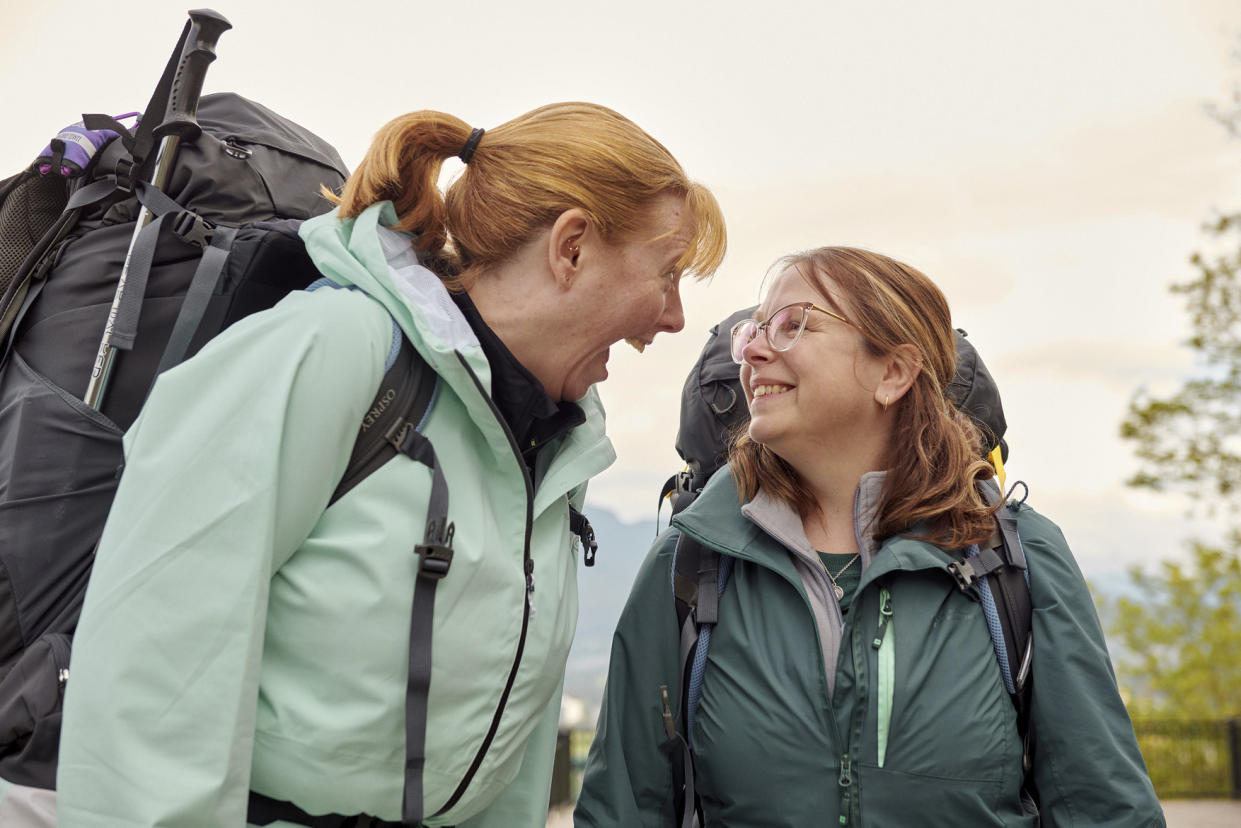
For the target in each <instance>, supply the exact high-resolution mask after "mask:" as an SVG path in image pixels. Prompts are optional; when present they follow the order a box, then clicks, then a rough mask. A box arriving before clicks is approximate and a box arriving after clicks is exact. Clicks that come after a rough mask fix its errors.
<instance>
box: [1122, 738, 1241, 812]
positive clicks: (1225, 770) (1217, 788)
mask: <svg viewBox="0 0 1241 828" xmlns="http://www.w3.org/2000/svg"><path fill="white" fill-rule="evenodd" d="M1133 729H1134V732H1135V733H1136V734H1137V737H1138V747H1140V748H1141V749H1142V756H1143V758H1144V759H1145V760H1146V768H1147V770H1148V771H1150V775H1151V782H1152V783H1154V785H1155V791H1156V793H1158V794H1159V796H1160V798H1167V799H1177V798H1186V797H1204V798H1214V797H1231V798H1233V799H1241V719H1163V718H1135V719H1134V720H1133Z"/></svg>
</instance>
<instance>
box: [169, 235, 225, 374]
mask: <svg viewBox="0 0 1241 828" xmlns="http://www.w3.org/2000/svg"><path fill="white" fill-rule="evenodd" d="M181 215H182V216H185V215H190V214H188V213H182V214H181ZM195 218H197V217H195ZM199 221H201V219H199ZM236 237H237V231H236V230H235V229H234V228H232V227H216V228H214V229H213V230H212V232H211V241H210V244H208V245H207V246H206V247H204V248H203V255H202V258H201V259H199V260H198V267H197V268H195V269H194V276H193V278H192V279H191V280H190V286H189V288H187V289H186V292H185V299H184V300H183V301H182V303H181V310H180V311H178V313H177V321H176V322H175V323H173V326H172V333H171V334H169V336H168V345H167V346H166V347H165V348H164V355H163V356H162V357H160V360H159V369H158V370H157V371H156V373H157V374H162V373H164V372H165V371H167V370H168V369H169V368H172V367H173V366H174V365H180V364H181V361H182V360H184V359H185V355H186V353H187V352H188V351H189V349H190V343H191V342H192V341H193V339H194V334H196V333H198V326H199V325H201V324H202V321H203V316H204V315H205V314H206V313H207V305H209V304H210V303H211V297H212V295H213V294H214V293H215V290H216V286H217V285H218V284H219V283H220V277H222V276H223V275H224V264H225V263H226V262H227V261H228V253H229V250H230V249H231V248H232V246H233V239H235V238H236Z"/></svg>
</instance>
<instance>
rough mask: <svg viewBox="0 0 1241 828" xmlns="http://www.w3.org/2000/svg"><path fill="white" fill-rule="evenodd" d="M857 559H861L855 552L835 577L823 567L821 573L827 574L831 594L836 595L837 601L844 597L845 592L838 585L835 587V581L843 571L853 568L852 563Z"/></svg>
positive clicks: (859, 554)
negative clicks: (830, 585) (830, 584)
mask: <svg viewBox="0 0 1241 828" xmlns="http://www.w3.org/2000/svg"><path fill="white" fill-rule="evenodd" d="M859 557H861V553H860V552H855V553H854V554H853V557H852V558H850V559H849V562H848V563H846V564H845V565H844V566H842V567H841V568H840V571H839V572H837V573H836V574H835V575H833V574H832V573H831V570H829V569H828V568H827V567H826V566H824V567H823V571H824V572H826V573H827V579H828V580H829V581H831V582H832V592H834V593H836V600H837V601H839V600H840V599H842V598H844V597H845V591H844V590H843V589H841V588H840V586H839V585H837V583H836V579H837V578H839V577H840V576H841V575H844V574H845V570H846V569H848V568H849V567H851V566H853V562H854V561H856V560H857V559H858V558H859Z"/></svg>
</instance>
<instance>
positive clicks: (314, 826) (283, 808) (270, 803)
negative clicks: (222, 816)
mask: <svg viewBox="0 0 1241 828" xmlns="http://www.w3.org/2000/svg"><path fill="white" fill-rule="evenodd" d="M246 822H248V823H250V824H251V825H271V824H272V823H273V822H291V823H293V824H294V825H305V826H307V828H411V826H409V825H406V824H405V823H401V822H391V821H389V820H385V819H379V818H378V817H373V816H368V815H366V814H354V815H352V816H345V815H344V814H322V815H320V816H314V815H313V814H309V813H307V812H306V811H303V810H302V809H301V808H299V807H297V806H296V805H294V804H293V803H292V802H284V801H282V800H279V799H272V798H271V797H270V796H263V795H262V794H260V793H255V792H254V791H250V804H249V807H248V808H247V810H246Z"/></svg>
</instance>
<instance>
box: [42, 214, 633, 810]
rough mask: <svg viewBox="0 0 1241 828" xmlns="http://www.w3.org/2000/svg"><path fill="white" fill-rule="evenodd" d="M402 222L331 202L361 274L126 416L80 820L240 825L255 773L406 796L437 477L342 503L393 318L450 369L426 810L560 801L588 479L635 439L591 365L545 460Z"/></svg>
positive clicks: (439, 404) (279, 311) (289, 783)
mask: <svg viewBox="0 0 1241 828" xmlns="http://www.w3.org/2000/svg"><path fill="white" fill-rule="evenodd" d="M394 223H395V215H394V213H393V211H392V208H391V205H390V204H387V203H384V204H380V205H376V206H374V207H371V208H370V209H368V210H366V211H365V212H364V213H363V214H362V215H360V216H359V217H357V218H356V219H348V220H341V219H339V218H337V217H336V215H335V214H334V213H333V214H329V215H327V216H322V217H319V218H317V219H314V220H312V221H309V222H307V223H306V224H305V225H304V226H303V229H302V235H303V238H304V239H305V241H306V244H307V247H308V249H309V251H310V253H311V256H312V257H313V258H314V260H315V263H316V264H317V265H318V267H319V269H320V270H321V271H322V273H323V274H324V275H325V276H327V277H328V278H330V279H332V280H333V281H335V282H336V283H338V284H341V285H345V286H356V287H357V288H359V289H358V290H332V289H323V290H317V291H313V292H308V293H296V294H292V295H290V296H288V297H287V298H286V299H284V300H283V301H281V302H280V303H279V304H278V305H277V306H276V307H275V308H273V309H272V310H270V311H267V312H264V313H261V314H257V315H255V316H251V317H249V318H246V319H244V320H242V321H241V322H239V323H237V324H236V325H234V326H233V327H232V328H230V329H229V330H228V331H226V332H224V333H223V334H222V335H220V336H219V337H217V338H216V339H215V340H213V341H212V342H210V343H209V344H208V345H207V347H206V348H204V349H203V351H202V353H201V354H199V355H198V356H196V357H195V358H194V359H192V360H190V361H188V362H187V363H185V364H184V365H182V366H180V367H178V368H176V369H174V370H172V371H170V372H168V373H167V374H165V375H163V376H162V377H161V378H160V379H159V381H158V382H157V383H156V386H155V389H154V392H153V393H152V395H151V398H150V400H149V402H148V404H147V405H146V407H145V409H144V411H143V413H142V415H141V418H140V419H139V421H138V422H137V423H136V424H135V425H134V427H133V429H132V430H131V431H130V432H129V434H128V435H127V436H126V468H125V473H124V477H123V479H122V482H121V486H120V490H119V492H118V494H117V497H116V501H115V505H114V507H113V510H112V513H111V515H110V517H109V520H108V524H107V527H106V529H105V532H104V535H103V540H102V543H101V545H100V548H99V551H98V555H97V560H96V563H95V567H94V572H93V574H92V577H91V581H90V586H89V589H88V590H87V594H86V603H85V607H84V610H83V613H82V619H81V624H80V626H79V629H78V632H77V636H76V640H75V643H74V652H73V657H72V665H71V670H72V676H71V679H70V681H69V683H68V690H67V693H66V698H65V715H64V736H63V742H62V747H61V754H60V771H59V778H58V790H59V797H60V804H59V814H60V825H61V826H62V828H78V826H81V827H82V828H87V827H88V826H89V828H108V827H109V826H160V828H173V827H174V826H242V825H244V824H245V822H246V820H245V813H246V801H247V796H248V792H249V791H250V790H251V789H253V790H255V791H258V792H259V793H262V794H264V795H267V796H270V797H274V798H276V799H279V800H288V801H292V802H293V803H295V804H296V805H298V806H299V807H301V808H302V809H304V810H306V811H308V812H310V813H312V814H318V813H339V814H346V815H348V814H355V813H367V814H371V815H373V816H377V817H380V818H382V819H387V820H399V819H400V817H401V794H402V785H403V779H404V763H405V727H404V721H405V686H406V676H407V671H408V662H409V646H410V629H409V626H410V607H411V601H412V595H413V590H414V579H415V566H414V564H415V561H416V558H415V556H414V555H413V548H414V545H415V544H417V543H420V542H421V539H422V537H423V526H424V522H425V520H426V517H427V515H426V512H427V500H428V495H429V491H430V479H431V475H430V472H429V470H428V469H427V468H426V467H425V466H423V465H420V464H417V463H415V462H413V461H411V460H410V459H409V458H407V457H404V456H398V457H396V458H395V459H393V460H391V461H390V462H388V463H387V464H385V465H384V466H382V467H380V468H379V469H378V470H377V471H375V472H374V473H373V474H371V475H370V476H369V477H368V478H366V479H365V480H364V481H363V482H362V483H361V484H360V485H358V486H357V487H356V488H354V489H353V490H352V491H350V492H349V493H348V494H347V495H345V496H344V497H343V498H342V499H340V500H339V501H337V502H336V503H335V504H333V505H332V506H331V507H330V508H329V507H328V506H327V504H328V500H329V498H330V496H331V494H332V492H333V490H334V489H335V488H336V485H337V482H338V481H339V479H340V477H341V474H342V472H343V471H344V469H345V466H346V464H347V462H348V459H349V455H350V451H351V449H352V446H353V443H354V440H355V438H356V436H357V433H358V429H359V426H360V424H361V422H362V418H363V416H364V415H365V414H366V412H367V410H368V408H369V407H370V405H371V402H372V400H373V398H374V395H375V393H376V389H377V388H378V386H379V381H380V378H381V376H382V374H383V371H384V364H385V359H386V357H387V355H388V353H389V350H390V348H391V347H392V343H393V322H392V320H393V319H394V318H395V320H396V321H397V323H399V325H400V328H401V330H402V331H403V332H404V335H405V336H406V337H408V338H409V340H410V341H411V342H412V343H413V345H414V346H415V348H416V349H417V350H418V351H419V352H420V353H421V354H422V356H423V357H424V358H425V359H426V361H427V362H428V363H429V365H430V366H431V367H432V368H433V369H434V371H435V372H436V373H437V374H438V375H439V379H440V382H439V386H438V389H437V392H436V396H435V398H434V401H433V404H432V407H431V409H430V412H429V415H428V419H427V420H426V425H425V427H424V428H423V433H424V434H425V435H426V436H428V437H429V438H430V440H431V442H432V444H433V445H434V447H435V450H436V453H437V455H438V458H439V460H440V463H441V464H442V466H443V471H444V474H445V477H446V479H447V483H448V489H449V493H450V501H451V502H450V508H449V518H450V519H451V520H452V521H453V523H454V524H455V531H456V533H455V539H454V549H455V557H454V559H453V562H452V568H451V571H450V572H449V574H448V576H447V577H446V578H445V579H443V580H442V581H440V583H439V586H438V590H437V593H436V601H435V619H434V627H433V649H432V653H433V665H432V676H431V688H430V701H429V707H428V728H427V738H426V754H427V761H426V770H425V772H424V774H423V781H424V791H425V804H426V813H427V814H433V813H435V812H437V811H438V810H439V809H440V808H441V807H442V806H443V805H444V804H445V803H446V802H447V801H448V800H449V799H450V797H451V796H452V795H453V793H454V791H457V790H458V789H459V788H461V787H462V786H464V790H463V793H462V794H461V795H460V798H459V799H458V801H457V802H456V804H455V805H453V806H452V807H451V808H449V809H448V811H447V812H446V813H444V814H443V815H441V816H438V817H433V818H428V819H427V820H426V823H427V824H428V825H459V826H469V828H491V827H492V826H495V828H499V827H500V826H504V827H505V828H509V827H510V826H518V827H519V828H522V827H524V826H528V827H529V828H536V827H541V826H543V825H544V822H545V820H546V815H547V802H548V790H549V787H550V777H551V765H552V757H553V754H554V745H555V735H556V728H557V724H558V718H559V708H560V692H561V683H562V678H563V671H564V665H565V659H566V657H567V655H568V651H569V644H570V642H571V641H572V638H573V633H574V627H575V624H576V619H577V582H576V577H577V546H576V543H575V539H574V538H573V536H571V534H570V532H569V525H568V524H569V505H570V502H572V503H574V504H575V505H579V506H580V504H581V499H582V497H583V494H584V486H585V482H586V480H587V479H588V478H590V477H591V476H593V475H595V474H597V473H598V472H600V471H602V470H603V469H604V468H606V467H607V466H608V465H609V464H610V463H611V462H612V460H613V459H614V453H613V450H612V446H611V444H610V442H609V441H608V439H607V437H606V436H605V435H604V416H603V410H602V408H601V405H600V403H599V399H598V396H597V394H596V393H595V392H594V391H593V390H592V391H591V393H590V394H589V395H588V396H587V397H586V398H585V399H584V400H582V402H581V405H582V408H583V409H584V411H585V413H586V422H585V424H583V425H581V426H579V427H578V428H576V429H574V430H573V431H572V432H571V433H570V434H569V435H568V436H567V437H566V438H563V440H562V441H561V442H560V443H559V444H558V445H556V446H555V447H552V448H549V449H548V450H547V452H545V457H544V456H541V458H540V464H539V468H538V470H537V474H536V475H535V479H533V480H532V479H530V477H529V475H528V473H527V471H526V468H525V464H524V463H523V462H522V460H521V458H520V457H519V455H518V454H517V452H516V451H515V447H514V444H513V440H512V437H511V436H510V433H509V431H508V429H507V427H506V426H505V424H504V423H503V422H502V420H501V419H500V418H499V416H498V414H497V412H496V410H495V408H494V406H493V405H492V402H491V400H490V397H489V393H488V389H489V388H490V382H491V377H490V369H489V367H488V363H487V360H486V357H485V356H484V355H483V352H482V350H481V348H480V346H479V344H478V341H477V339H476V338H475V336H474V334H473V331H472V330H471V329H470V327H469V324H468V323H467V322H466V320H465V319H464V317H462V315H461V314H460V313H459V312H458V310H457V307H456V305H455V304H454V303H453V301H452V299H451V298H450V297H449V295H448V293H447V291H446V290H445V288H444V286H443V284H442V283H441V281H440V280H439V279H438V278H436V277H435V276H434V275H433V274H432V273H430V272H429V271H428V270H426V269H424V268H422V267H421V266H419V265H418V264H417V262H416V260H415V257H414V254H413V251H412V249H411V246H410V240H409V238H408V237H406V236H404V235H402V234H398V233H395V232H393V231H390V230H387V229H386V227H387V226H389V225H391V224H394ZM525 549H528V553H529V557H530V559H531V560H532V561H533V566H534V570H533V585H532V587H530V588H528V583H527V577H526V573H525V572H524V570H523V552H524V550H525ZM527 604H529V613H528V617H527ZM519 651H520V657H519V655H518V654H519ZM493 730H494V732H492V731H493ZM485 743H486V744H487V748H486V750H483V746H484V744H485ZM476 762H478V763H479V764H478V766H477V767H476V768H473V767H472V765H473V764H474V763H476Z"/></svg>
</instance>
